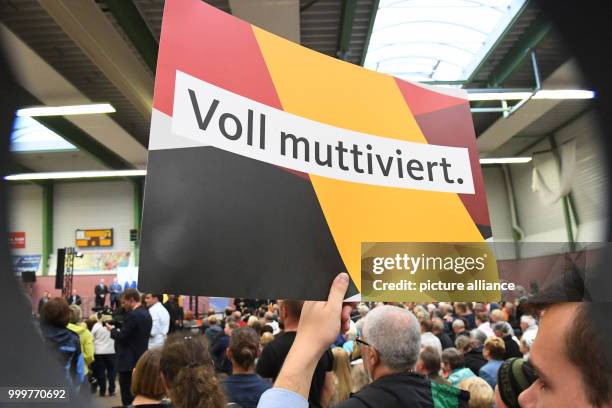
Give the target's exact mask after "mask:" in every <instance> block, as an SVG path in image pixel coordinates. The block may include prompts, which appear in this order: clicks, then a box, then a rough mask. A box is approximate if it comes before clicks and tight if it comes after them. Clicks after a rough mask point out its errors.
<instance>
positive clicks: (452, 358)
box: [442, 347, 465, 370]
mask: <svg viewBox="0 0 612 408" xmlns="http://www.w3.org/2000/svg"><path fill="white" fill-rule="evenodd" d="M442 362H443V363H444V364H448V366H449V367H450V369H451V370H455V369H457V368H461V367H463V366H464V364H465V360H464V359H463V354H461V352H460V351H459V350H457V349H456V348H454V347H450V348H447V349H446V350H444V351H443V352H442Z"/></svg>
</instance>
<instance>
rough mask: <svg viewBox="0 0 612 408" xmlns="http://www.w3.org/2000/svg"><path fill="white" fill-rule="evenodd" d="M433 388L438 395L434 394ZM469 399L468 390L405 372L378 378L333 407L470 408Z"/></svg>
mask: <svg viewBox="0 0 612 408" xmlns="http://www.w3.org/2000/svg"><path fill="white" fill-rule="evenodd" d="M433 387H435V390H436V391H435V392H432V388H433ZM434 399H435V400H436V402H435V403H434ZM468 400H469V393H468V392H466V391H462V390H459V389H458V388H455V387H452V386H447V385H441V384H436V383H432V382H431V381H430V380H429V379H427V378H425V377H423V376H422V375H418V374H410V373H405V374H394V375H389V376H386V377H382V378H379V379H378V380H376V381H374V382H373V383H371V384H370V385H367V386H366V387H365V388H363V389H362V390H361V391H359V392H358V393H356V394H353V395H352V396H351V397H350V398H349V399H347V400H345V401H343V402H341V403H340V404H338V405H335V406H334V408H378V407H381V408H382V407H384V408H407V407H410V408H424V407H431V408H433V407H434V406H435V407H439V406H453V407H458V408H467V406H468ZM444 403H447V404H448V405H443V404H444Z"/></svg>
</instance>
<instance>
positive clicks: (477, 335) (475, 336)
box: [470, 329, 487, 347]
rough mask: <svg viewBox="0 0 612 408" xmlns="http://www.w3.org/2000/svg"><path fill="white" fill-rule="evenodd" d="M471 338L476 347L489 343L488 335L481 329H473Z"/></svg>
mask: <svg viewBox="0 0 612 408" xmlns="http://www.w3.org/2000/svg"><path fill="white" fill-rule="evenodd" d="M470 337H471V338H472V343H473V344H475V346H474V347H479V346H482V345H483V344H484V343H485V341H487V334H486V333H485V332H483V331H482V330H479V329H473V330H472V331H471V332H470Z"/></svg>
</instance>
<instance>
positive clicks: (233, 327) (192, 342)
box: [40, 278, 612, 408]
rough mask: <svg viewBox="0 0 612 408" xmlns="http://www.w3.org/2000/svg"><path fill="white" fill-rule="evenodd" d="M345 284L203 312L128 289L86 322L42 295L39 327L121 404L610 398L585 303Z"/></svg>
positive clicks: (474, 403)
mask: <svg viewBox="0 0 612 408" xmlns="http://www.w3.org/2000/svg"><path fill="white" fill-rule="evenodd" d="M344 284H345V282H343V279H341V278H339V279H337V280H336V281H335V283H334V287H332V292H331V293H330V299H329V300H328V301H327V302H300V301H293V300H280V301H278V302H256V301H252V300H246V299H236V301H235V305H234V306H233V307H228V308H227V309H226V310H225V311H223V312H221V313H217V312H215V311H209V313H208V316H206V317H205V319H203V321H202V323H201V324H198V323H196V322H195V321H194V319H193V314H192V313H191V312H186V313H185V314H184V315H183V313H182V311H183V308H182V307H180V306H179V305H178V303H177V300H176V297H175V296H168V297H167V300H166V302H165V303H164V302H163V299H164V296H163V295H159V294H152V293H147V294H140V293H139V292H138V291H137V290H136V289H126V290H124V291H123V293H122V294H121V296H120V298H118V305H117V307H116V308H115V309H101V310H99V311H98V312H97V313H94V314H92V315H91V316H90V317H89V318H88V319H86V320H85V321H83V319H82V311H81V308H80V305H78V304H76V303H74V302H72V304H70V305H69V304H68V301H67V300H68V299H62V298H50V299H48V300H46V301H45V303H44V305H42V307H41V310H40V329H41V333H42V335H43V338H44V340H45V342H46V344H47V346H48V347H49V348H50V349H51V350H52V351H53V353H54V354H55V355H57V356H58V358H59V359H60V361H61V363H62V364H63V366H64V368H65V371H66V375H67V378H68V379H69V381H70V383H71V384H72V386H73V387H74V389H79V391H80V392H87V393H88V392H92V393H94V392H97V393H99V395H100V396H104V395H114V394H115V392H116V388H115V382H116V377H117V375H118V383H119V388H120V393H121V401H122V404H123V406H168V405H172V406H175V407H190V408H191V407H226V406H233V407H242V408H250V407H253V408H254V407H257V406H259V407H262V408H276V407H304V408H305V407H330V406H337V407H341V408H353V407H390V408H393V407H412V406H415V407H434V406H436V407H437V406H456V407H470V408H490V407H497V408H504V407H509V408H515V407H522V408H531V407H548V406H550V407H552V406H572V407H579V406H585V407H586V406H598V407H600V406H601V407H607V406H611V404H612V385H611V382H610V381H611V380H610V378H611V376H610V374H611V372H610V370H611V369H610V364H607V362H606V361H605V356H604V353H603V351H602V350H603V349H602V346H601V343H599V341H600V339H598V338H597V336H596V335H595V334H594V333H593V332H592V328H591V327H590V326H589V323H588V319H587V318H586V315H585V313H587V312H586V307H587V306H586V305H583V304H575V303H565V304H554V305H544V306H542V305H534V304H529V303H517V302H502V303H501V304H496V303H475V302H454V303H444V302H439V303H437V302H436V303H426V304H417V303H382V302H381V303H361V304H359V305H347V304H343V303H342V299H343V293H344V292H342V289H343V285H344ZM344 290H346V288H344ZM334 291H335V292H336V293H334ZM578 348H581V350H578ZM88 379H89V381H87V380H88Z"/></svg>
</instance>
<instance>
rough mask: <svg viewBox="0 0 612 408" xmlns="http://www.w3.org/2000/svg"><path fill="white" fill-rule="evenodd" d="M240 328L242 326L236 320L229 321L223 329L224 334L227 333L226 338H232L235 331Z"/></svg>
mask: <svg viewBox="0 0 612 408" xmlns="http://www.w3.org/2000/svg"><path fill="white" fill-rule="evenodd" d="M239 327H240V325H239V324H238V322H237V321H236V320H234V319H227V322H225V327H224V328H223V333H225V335H226V336H231V335H232V333H233V332H234V330H236V329H237V328H239Z"/></svg>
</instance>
